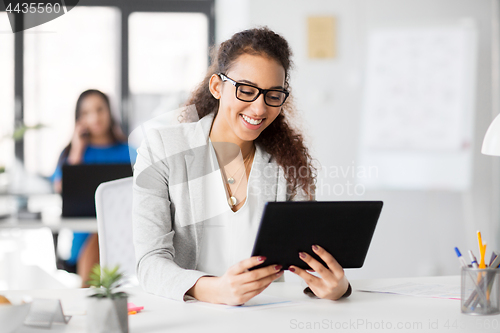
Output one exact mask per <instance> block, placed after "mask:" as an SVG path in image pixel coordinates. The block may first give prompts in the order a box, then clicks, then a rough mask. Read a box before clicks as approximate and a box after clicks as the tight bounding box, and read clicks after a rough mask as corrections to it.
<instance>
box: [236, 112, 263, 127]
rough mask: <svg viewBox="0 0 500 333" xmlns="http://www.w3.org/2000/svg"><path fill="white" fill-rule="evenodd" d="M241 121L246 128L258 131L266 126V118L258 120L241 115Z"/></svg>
mask: <svg viewBox="0 0 500 333" xmlns="http://www.w3.org/2000/svg"><path fill="white" fill-rule="evenodd" d="M240 119H241V121H242V122H243V124H244V125H245V127H246V128H248V129H251V130H256V129H259V128H260V127H261V126H262V124H264V119H266V118H260V119H256V118H252V117H249V116H247V115H244V114H241V113H240Z"/></svg>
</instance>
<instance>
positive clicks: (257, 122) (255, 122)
mask: <svg viewBox="0 0 500 333" xmlns="http://www.w3.org/2000/svg"><path fill="white" fill-rule="evenodd" d="M241 116H242V117H243V119H245V121H246V122H247V123H249V124H251V125H258V124H260V123H261V122H262V120H263V119H259V120H253V119H251V118H248V117H247V116H245V115H244V114H242V115H241Z"/></svg>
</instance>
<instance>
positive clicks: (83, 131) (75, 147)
mask: <svg viewBox="0 0 500 333" xmlns="http://www.w3.org/2000/svg"><path fill="white" fill-rule="evenodd" d="M88 137H89V135H88V129H87V126H85V125H84V124H83V123H82V122H81V121H77V122H76V124H75V131H74V132H73V138H72V139H71V150H70V151H69V154H68V163H69V164H80V163H81V162H82V157H83V153H84V151H85V148H86V147H87V144H88V140H89V139H88Z"/></svg>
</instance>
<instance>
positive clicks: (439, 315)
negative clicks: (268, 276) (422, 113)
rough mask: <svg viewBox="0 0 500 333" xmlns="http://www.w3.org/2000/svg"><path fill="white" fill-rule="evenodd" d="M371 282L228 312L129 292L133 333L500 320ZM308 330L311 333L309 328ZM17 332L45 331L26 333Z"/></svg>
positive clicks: (297, 288) (276, 288)
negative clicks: (370, 287) (340, 294)
mask: <svg viewBox="0 0 500 333" xmlns="http://www.w3.org/2000/svg"><path fill="white" fill-rule="evenodd" d="M391 280H392V281H394V282H395V283H401V282H408V281H413V282H428V283H440V284H454V285H456V284H459V283H460V281H459V276H451V277H450V276H448V277H427V278H404V279H391ZM371 281H373V280H358V281H356V280H354V281H351V284H352V286H353V289H354V292H353V294H352V295H351V297H349V298H347V299H344V300H341V301H336V302H334V301H328V300H321V299H310V298H309V297H308V296H306V295H304V294H303V293H302V289H303V288H302V286H301V285H300V284H299V283H289V282H285V283H272V284H271V286H270V287H269V288H268V289H266V290H265V291H264V293H266V294H269V295H276V296H281V297H286V298H289V299H294V300H300V301H304V302H305V303H304V304H300V305H296V306H289V307H282V308H273V309H266V310H254V311H247V312H239V313H238V312H231V313H227V312H224V311H220V310H214V309H210V308H204V307H201V306H197V305H195V304H186V303H182V302H177V301H172V300H168V299H164V298H161V297H157V296H154V295H150V294H147V293H145V292H143V291H142V290H140V289H139V288H132V289H128V290H127V291H128V292H129V293H131V294H132V296H131V298H130V299H129V301H131V302H134V303H135V304H136V305H140V306H144V307H145V308H144V310H143V311H142V312H140V313H139V314H137V315H133V316H129V328H130V332H132V333H140V332H144V333H146V332H147V333H153V332H196V333H200V332H203V333H206V332H231V333H234V332H258V333H264V332H266V333H267V332H279V333H281V332H350V331H352V332H387V331H393V332H499V331H500V316H481V317H474V316H468V315H464V314H462V313H460V301H457V300H447V299H437V298H420V297H411V296H402V295H392V294H379V293H366V292H359V291H356V288H360V287H361V286H363V285H366V283H368V282H371ZM86 292H88V291H87V290H86V289H69V290H32V291H7V292H4V293H5V294H7V295H13V294H28V295H31V296H32V297H40V298H42V297H44V298H59V299H61V301H62V304H63V308H64V310H65V311H66V312H70V311H78V310H80V311H82V310H84V308H85V305H84V298H85V293H86ZM85 319H86V318H85V316H84V315H75V316H73V318H72V319H71V321H70V322H69V324H68V325H67V326H64V325H57V326H54V327H53V328H52V331H54V332H85ZM398 325H400V326H402V327H401V328H399V329H398ZM308 327H310V328H308ZM21 332H47V331H46V330H39V329H28V328H25V327H23V329H22V330H19V333H21Z"/></svg>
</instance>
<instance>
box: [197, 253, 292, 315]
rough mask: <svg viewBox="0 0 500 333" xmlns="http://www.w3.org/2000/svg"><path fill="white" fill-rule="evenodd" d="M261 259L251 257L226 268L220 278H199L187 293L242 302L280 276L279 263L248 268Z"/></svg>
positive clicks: (218, 300) (207, 299) (216, 300)
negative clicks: (253, 268)
mask: <svg viewBox="0 0 500 333" xmlns="http://www.w3.org/2000/svg"><path fill="white" fill-rule="evenodd" d="M264 260H265V258H264V257H251V258H248V259H245V260H242V261H240V262H239V263H237V264H236V265H234V266H232V267H230V268H229V269H228V270H227V271H226V273H224V275H222V276H221V277H201V278H200V279H198V281H197V283H196V284H195V285H194V286H193V288H191V289H190V290H189V292H188V294H190V295H191V296H193V297H194V298H196V299H198V300H200V301H205V302H210V303H219V304H227V305H241V304H244V303H245V302H247V301H249V300H250V299H252V298H253V297H255V296H257V295H258V294H260V293H261V292H262V291H264V289H266V288H267V287H268V286H269V285H270V284H271V282H273V281H274V280H276V279H278V278H279V277H281V276H282V275H283V271H282V270H281V268H282V267H281V265H270V266H266V267H262V268H259V269H255V270H252V271H249V270H248V269H250V268H252V267H254V266H257V265H260V264H262V262H264Z"/></svg>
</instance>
